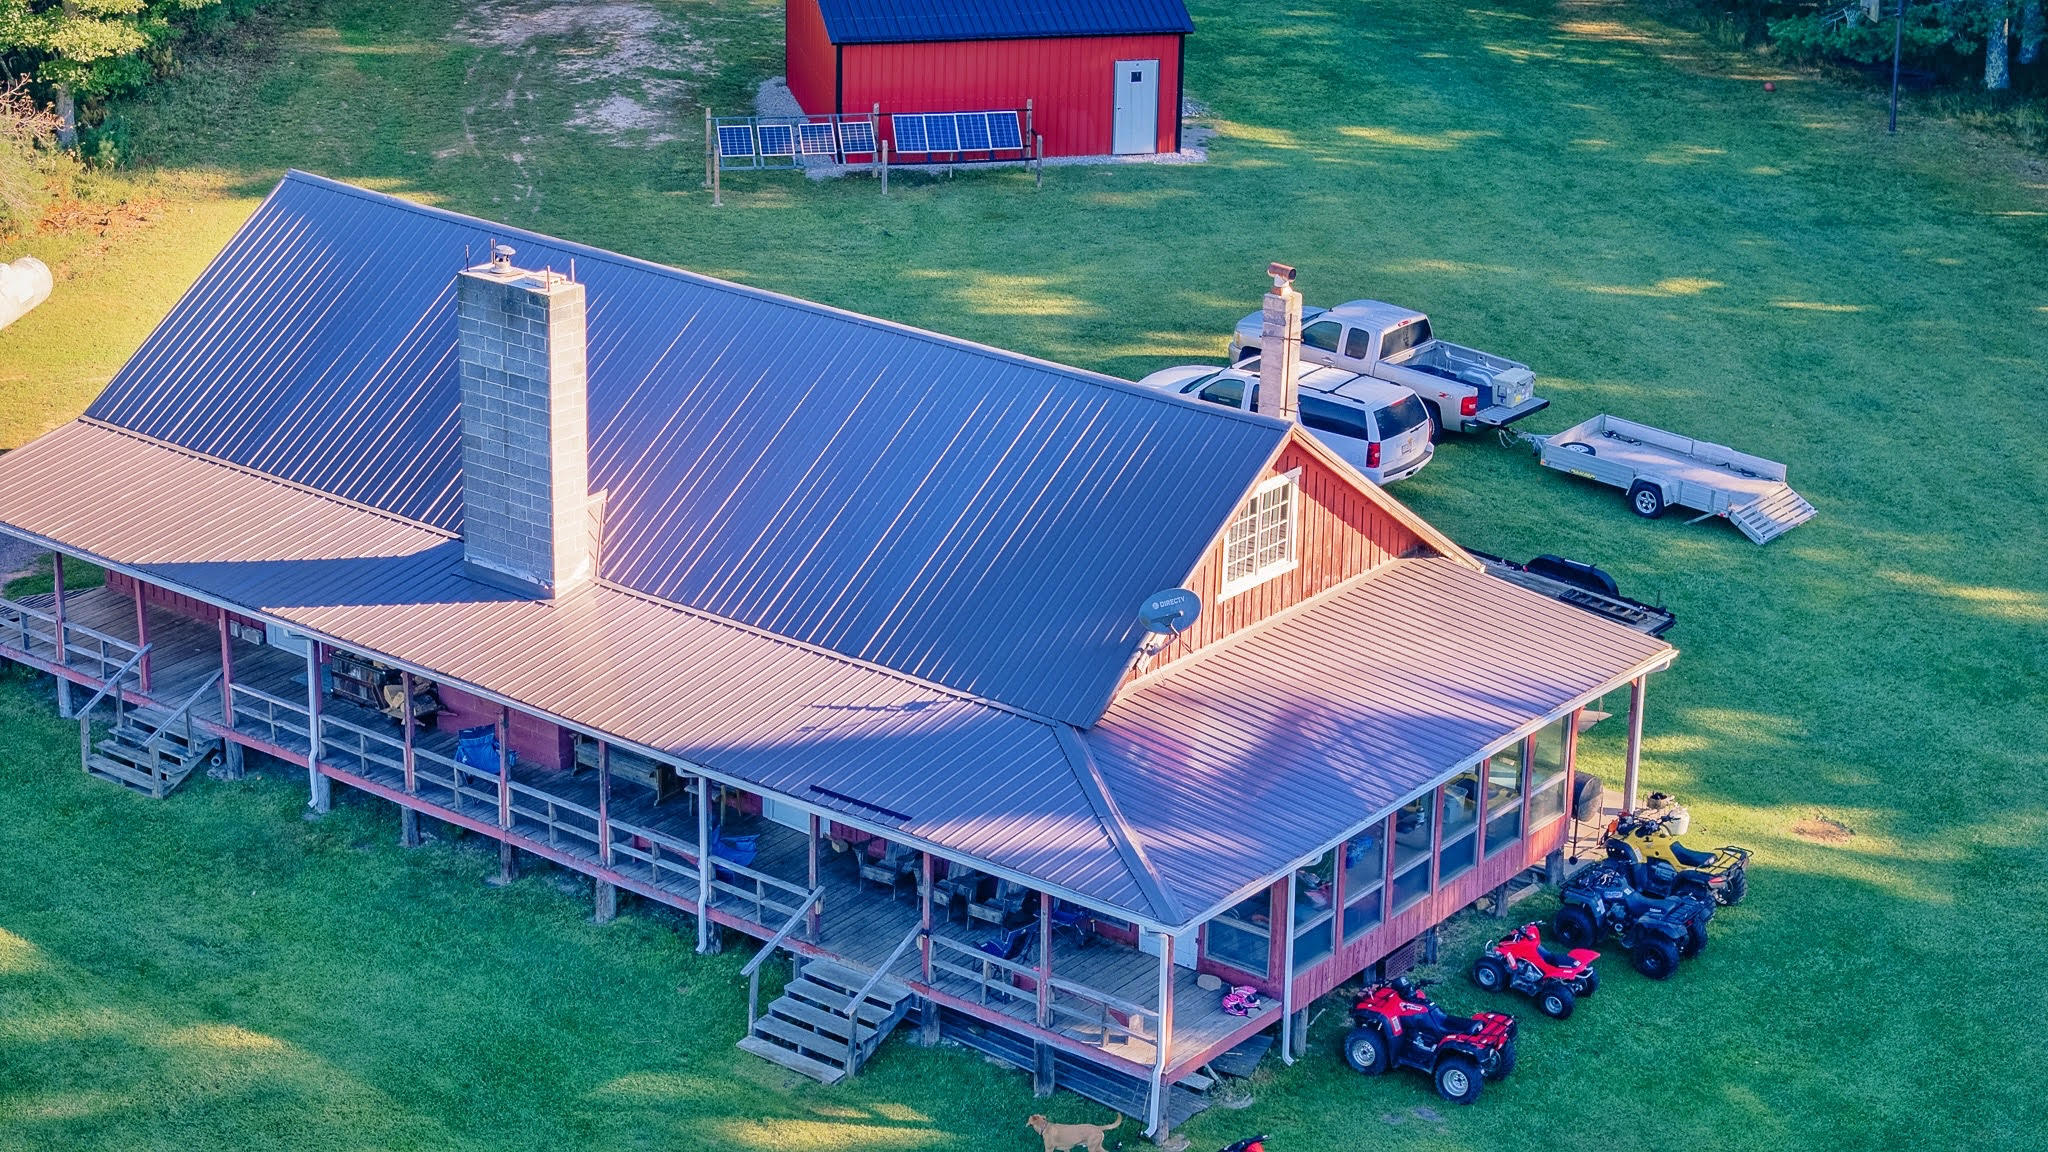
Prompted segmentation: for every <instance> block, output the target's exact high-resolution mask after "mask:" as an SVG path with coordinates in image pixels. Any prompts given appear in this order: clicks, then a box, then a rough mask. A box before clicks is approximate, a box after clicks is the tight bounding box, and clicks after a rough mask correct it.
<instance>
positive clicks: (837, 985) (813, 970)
mask: <svg viewBox="0 0 2048 1152" xmlns="http://www.w3.org/2000/svg"><path fill="white" fill-rule="evenodd" d="M868 976H869V973H866V972H859V971H855V970H854V969H852V968H846V967H843V966H841V965H838V964H834V963H832V962H831V961H829V960H806V961H804V964H803V979H805V980H808V981H810V982H811V983H813V984H822V985H824V986H826V987H828V988H834V989H837V990H838V991H839V997H840V999H842V1000H845V999H848V998H850V997H851V996H852V995H853V994H854V993H855V992H858V991H860V990H861V989H862V988H863V987H865V986H866V985H867V982H868ZM908 999H910V989H909V988H908V987H907V986H906V985H904V984H903V983H901V982H900V981H897V980H892V979H889V978H887V977H884V978H883V979H882V981H881V982H880V983H878V984H876V985H875V987H874V991H872V992H869V993H868V1000H869V1002H871V1003H872V1002H877V1001H879V1002H880V1003H883V1004H886V1005H888V1006H889V1007H891V1008H894V1007H895V1006H896V1005H898V1004H900V1003H902V1002H903V1001H905V1000H908Z"/></svg>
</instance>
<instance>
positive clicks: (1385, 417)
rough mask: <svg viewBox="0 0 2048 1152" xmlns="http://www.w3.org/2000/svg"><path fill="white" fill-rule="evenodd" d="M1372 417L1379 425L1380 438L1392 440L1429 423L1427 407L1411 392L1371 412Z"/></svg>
mask: <svg viewBox="0 0 2048 1152" xmlns="http://www.w3.org/2000/svg"><path fill="white" fill-rule="evenodd" d="M1372 418H1373V422H1374V423H1375V424H1378V425H1379V426H1380V439H1382V440H1392V439H1393V438H1394V437H1396V436H1399V435H1400V434H1401V433H1403V432H1406V431H1408V430H1410V429H1412V428H1419V427H1421V426H1422V425H1424V424H1427V423H1429V409H1427V408H1424V407H1423V406H1422V401H1420V400H1418V399H1416V398H1415V396H1414V395H1413V394H1412V393H1411V394H1410V395H1407V396H1403V397H1401V398H1400V399H1399V400H1396V401H1394V402H1393V403H1392V404H1389V405H1387V406H1386V407H1385V408H1382V409H1380V410H1379V411H1377V412H1375V413H1373V414H1372Z"/></svg>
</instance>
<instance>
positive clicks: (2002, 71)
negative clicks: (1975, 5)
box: [1984, 0, 2012, 92]
mask: <svg viewBox="0 0 2048 1152" xmlns="http://www.w3.org/2000/svg"><path fill="white" fill-rule="evenodd" d="M1989 8H1990V12H1989V16H1990V19H1989V20H1988V21H1987V22H1986V24H1985V28H1984V87H1985V89H1986V90H1988V91H1992V92H2003V91H2005V90H2006V89H2007V88H2010V87H2012V57H2011V55H2010V52H2011V42H2012V6H2011V5H2010V4H2009V3H2008V2H2007V0H1990V5H1989Z"/></svg>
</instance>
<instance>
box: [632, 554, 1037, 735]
mask: <svg viewBox="0 0 2048 1152" xmlns="http://www.w3.org/2000/svg"><path fill="white" fill-rule="evenodd" d="M596 583H598V584H602V585H604V586H605V587H606V588H607V589H609V590H611V591H613V592H616V593H619V594H620V595H622V596H631V597H633V598H634V599H636V600H644V601H646V602H647V603H649V604H654V605H657V606H659V607H662V608H668V609H671V610H673V611H676V612H681V613H683V614H684V615H686V616H694V617H696V618H698V619H700V620H709V621H711V622H712V623H714V624H720V625H723V626H725V627H727V628H732V629H734V630H736V631H739V632H743V633H746V634H747V635H749V636H756V637H759V638H761V639H763V640H770V641H773V642H775V643H777V644H783V645H786V646H788V647H791V648H795V649H797V650H799V651H802V652H808V653H810V654H811V655H813V656H822V657H825V658H827V659H830V660H836V661H838V662H839V663H841V664H846V665H848V666H850V667H854V668H861V669H865V670H866V671H869V672H875V673H879V674H881V675H884V676H888V677H890V678H891V679H894V680H900V681H902V682H903V683H905V684H914V685H916V686H918V687H920V688H924V689H926V690H928V691H931V692H936V693H940V694H942V695H945V696H949V697H951V698H952V699H955V700H958V701H960V702H962V703H966V704H977V705H980V706H982V707H984V708H991V709H994V710H995V711H998V712H1007V713H1009V714H1010V715H1012V716H1015V717H1017V718H1018V719H1020V720H1029V721H1031V722H1033V723H1035V724H1042V725H1044V726H1046V727H1048V728H1052V727H1058V726H1059V725H1061V724H1063V723H1065V722H1064V721H1061V720H1056V719H1054V718H1052V717H1050V716H1041V715H1039V714H1038V713H1036V712H1032V711H1030V710H1029V709H1025V708H1019V707H1017V706H1016V705H1014V704H1007V703H1004V702H1003V701H1001V700H995V699H991V698H989V697H987V696H980V695H976V694H975V693H973V692H968V691H965V690H963V689H959V688H955V687H953V686H951V685H949V684H941V683H939V682H937V681H935V680H927V679H925V678H924V677H922V676H916V675H913V674H911V673H909V672H905V671H903V670H902V669H900V668H891V667H890V666H888V665H887V664H877V663H875V662H874V661H872V660H863V659H861V658H860V657H858V656H849V655H847V654H846V653H844V652H841V651H839V650H838V649H836V648H827V647H825V646H824V645H822V644H812V643H810V642H809V641H806V640H799V639H797V638H796V637H794V636H785V635H783V634H782V633H780V632H772V631H770V630H768V629H766V628H762V627H759V626H757V625H753V624H748V623H746V622H745V621H741V620H735V619H733V618H732V617H730V616H723V615H720V614H719V613H716V612H712V611H710V610H708V609H704V608H698V607H696V606H695V605H691V604H685V603H683V602H682V601H680V600H670V599H669V598H668V597H666V596H657V595H655V594H654V593H652V592H647V591H643V590H641V589H639V588H634V587H632V586H630V585H627V584H621V583H619V582H618V581H616V580H610V579H607V578H605V577H602V576H600V577H598V578H597V579H596Z"/></svg>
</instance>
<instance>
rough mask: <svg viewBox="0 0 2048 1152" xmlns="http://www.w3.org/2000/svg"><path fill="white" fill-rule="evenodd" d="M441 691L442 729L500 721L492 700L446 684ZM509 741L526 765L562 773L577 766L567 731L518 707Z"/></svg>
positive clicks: (511, 726)
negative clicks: (540, 766)
mask: <svg viewBox="0 0 2048 1152" xmlns="http://www.w3.org/2000/svg"><path fill="white" fill-rule="evenodd" d="M438 692H439V695H440V697H441V715H440V717H439V718H438V719H437V720H436V723H437V724H438V725H439V726H440V727H441V728H442V729H458V728H475V727H478V726H480V725H484V724H496V723H497V722H498V706H497V705H496V704H494V703H492V702H491V701H489V700H485V699H482V698H481V697H477V696H472V695H470V694H469V693H467V692H464V691H462V690H461V689H459V688H451V687H449V686H448V685H446V684H443V685H440V686H439V688H438ZM506 742H507V743H508V744H510V745H511V747H512V751H514V752H516V753H518V754H519V762H520V763H522V764H539V765H542V766H544V767H547V768H553V769H558V770H559V769H562V768H567V767H569V766H570V765H571V764H572V763H574V759H575V751H574V748H573V746H572V745H571V743H570V734H569V731H568V730H567V729H565V728H562V727H560V726H558V725H556V724H553V723H551V722H549V721H546V720H543V719H541V718H540V717H538V716H534V715H531V714H529V713H525V712H521V711H519V710H518V709H517V708H514V709H513V710H512V722H511V725H510V739H508V740H507V741H506Z"/></svg>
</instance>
